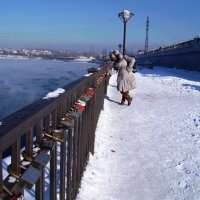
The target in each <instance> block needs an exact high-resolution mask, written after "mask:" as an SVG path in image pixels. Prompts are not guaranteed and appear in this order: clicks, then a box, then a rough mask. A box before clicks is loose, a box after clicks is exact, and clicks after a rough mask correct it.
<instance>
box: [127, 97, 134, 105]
mask: <svg viewBox="0 0 200 200" xmlns="http://www.w3.org/2000/svg"><path fill="white" fill-rule="evenodd" d="M126 99H127V101H128V106H130V105H131V101H132V100H133V98H132V97H130V96H129V95H128V96H127V97H126Z"/></svg>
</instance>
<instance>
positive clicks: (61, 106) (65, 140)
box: [0, 64, 109, 200]
mask: <svg viewBox="0 0 200 200" xmlns="http://www.w3.org/2000/svg"><path fill="white" fill-rule="evenodd" d="M107 65H108V64H105V65H102V67H101V69H100V70H98V72H96V73H93V74H92V75H90V76H88V77H83V78H81V79H79V80H77V81H74V82H73V83H71V84H69V85H67V86H65V87H64V89H65V93H63V94H62V95H60V96H59V97H57V98H56V99H50V100H44V99H40V100H38V101H36V102H35V103H33V104H31V105H29V106H27V107H25V108H23V109H22V110H20V111H18V112H16V113H14V114H12V115H10V116H8V117H6V118H5V119H4V120H3V121H2V124H1V126H0V141H1V144H0V199H17V198H18V199H20V198H21V199H23V194H24V188H25V187H27V188H28V189H31V188H32V187H33V186H35V194H34V195H35V199H37V200H42V199H45V184H46V182H48V181H49V191H50V194H49V197H50V199H52V200H55V199H61V200H64V199H67V200H72V199H75V197H76V195H77V192H78V188H79V186H80V182H81V178H82V175H83V171H84V168H85V166H86V164H87V161H88V158H89V153H90V152H91V153H92V154H93V153H94V141H95V129H96V125H97V122H98V117H99V114H100V111H101V109H102V108H103V104H104V95H105V94H106V90H107V85H108V81H109V80H108V77H106V76H105V67H107ZM23 142H25V145H23V144H22V143H23ZM23 146H24V148H22V147H23ZM7 150H8V152H10V155H11V162H10V165H9V166H8V167H7V171H8V174H9V175H8V176H7V177H6V178H3V170H2V167H3V155H4V153H5V152H6V151H7ZM47 165H49V174H48V176H49V177H48V178H49V180H47V179H48V178H47V177H46V175H47V174H46V172H45V169H46V168H47ZM58 170H59V171H58ZM57 176H59V178H58V177H57ZM57 180H59V181H57Z"/></svg>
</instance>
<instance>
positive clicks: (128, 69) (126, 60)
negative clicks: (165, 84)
mask: <svg viewBox="0 0 200 200" xmlns="http://www.w3.org/2000/svg"><path fill="white" fill-rule="evenodd" d="M113 64H114V66H113V69H114V70H113V71H111V72H110V74H111V75H113V74H115V73H117V72H118V75H117V90H118V91H120V92H126V91H130V90H132V89H134V88H135V85H136V81H135V76H134V73H133V72H132V71H133V66H134V64H135V59H134V58H132V57H128V56H124V57H123V58H122V59H120V60H119V61H118V62H114V63H113Z"/></svg>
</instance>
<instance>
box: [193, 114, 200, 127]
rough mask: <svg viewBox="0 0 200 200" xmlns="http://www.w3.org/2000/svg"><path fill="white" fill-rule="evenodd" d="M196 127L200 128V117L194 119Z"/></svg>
mask: <svg viewBox="0 0 200 200" xmlns="http://www.w3.org/2000/svg"><path fill="white" fill-rule="evenodd" d="M194 125H195V126H196V127H198V128H200V116H199V117H198V118H197V119H196V118H194Z"/></svg>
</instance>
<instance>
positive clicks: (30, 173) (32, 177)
mask: <svg viewBox="0 0 200 200" xmlns="http://www.w3.org/2000/svg"><path fill="white" fill-rule="evenodd" d="M41 173H42V172H41V170H40V169H37V168H36V167H34V166H32V165H30V166H29V168H28V169H27V170H26V171H25V172H24V173H23V174H22V176H21V177H20V182H21V183H22V184H24V185H25V186H26V187H27V188H28V189H31V188H32V187H33V185H35V184H36V182H37V181H38V179H39V178H40V176H41Z"/></svg>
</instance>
